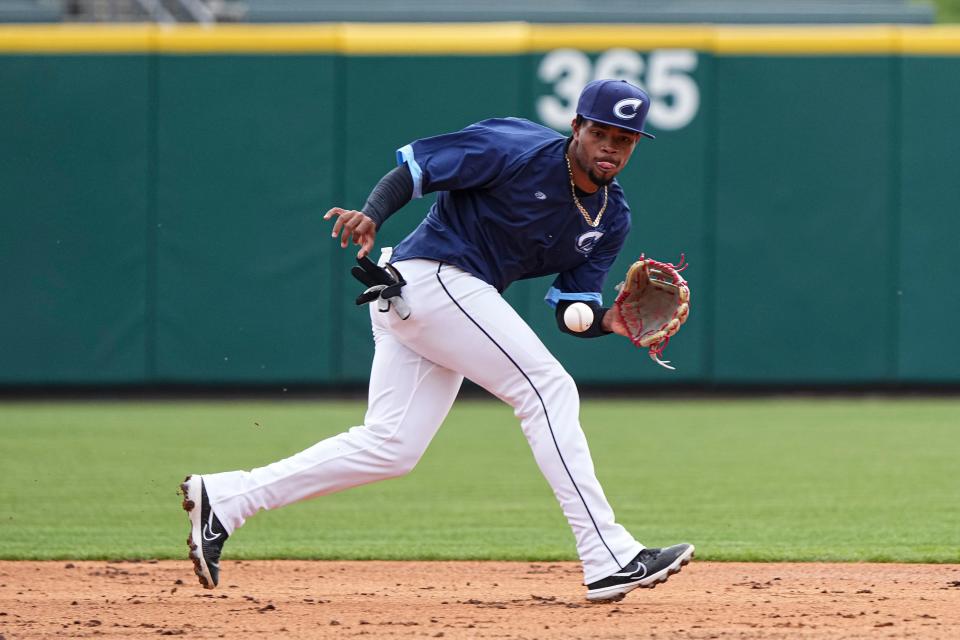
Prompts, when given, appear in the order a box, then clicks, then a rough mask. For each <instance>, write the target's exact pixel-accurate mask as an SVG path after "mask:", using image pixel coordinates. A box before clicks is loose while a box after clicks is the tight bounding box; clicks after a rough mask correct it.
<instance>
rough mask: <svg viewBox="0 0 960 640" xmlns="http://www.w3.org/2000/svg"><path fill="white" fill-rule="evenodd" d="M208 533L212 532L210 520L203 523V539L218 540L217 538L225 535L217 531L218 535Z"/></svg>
mask: <svg viewBox="0 0 960 640" xmlns="http://www.w3.org/2000/svg"><path fill="white" fill-rule="evenodd" d="M208 533H210V523H209V522H208V523H207V524H205V525H203V539H204V540H206V541H207V542H213V541H214V540H216V539H217V538H219V537H220V536H222V535H223V533H217V535H215V536H210V535H207V534H208Z"/></svg>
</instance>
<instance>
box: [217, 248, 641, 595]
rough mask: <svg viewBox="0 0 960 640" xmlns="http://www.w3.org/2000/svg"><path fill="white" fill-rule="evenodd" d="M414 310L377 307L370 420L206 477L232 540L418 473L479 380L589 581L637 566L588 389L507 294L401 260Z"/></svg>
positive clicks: (455, 272) (636, 546) (459, 273)
mask: <svg viewBox="0 0 960 640" xmlns="http://www.w3.org/2000/svg"><path fill="white" fill-rule="evenodd" d="M396 267H397V268H398V269H399V270H400V272H401V273H402V274H403V276H404V278H405V279H406V281H407V286H405V287H404V289H403V297H404V299H405V300H406V301H407V302H408V303H409V304H410V308H411V309H412V311H413V313H412V315H411V316H410V317H409V318H408V319H407V320H401V319H400V318H399V317H398V316H397V315H396V314H395V313H393V312H392V311H391V312H389V313H381V312H379V311H377V309H376V305H375V304H373V305H370V308H371V317H372V322H373V336H374V341H375V344H376V351H375V355H374V358H373V368H372V370H371V373H370V390H369V406H368V409H367V413H366V416H365V418H364V424H363V425H361V426H356V427H353V428H351V429H350V430H349V431H346V432H344V433H341V434H339V435H337V436H333V437H331V438H328V439H326V440H323V441H321V442H319V443H317V444H315V445H313V446H312V447H310V448H308V449H306V450H304V451H301V452H300V453H297V454H295V455H293V456H291V457H289V458H286V459H285V460H280V461H279V462H274V463H273V464H270V465H267V466H265V467H260V468H257V469H253V470H251V471H249V472H248V471H230V472H226V473H218V474H211V475H204V476H203V478H204V482H205V484H206V489H207V495H208V497H209V499H210V504H211V506H212V507H213V510H214V512H215V513H216V514H217V517H218V518H220V521H221V522H222V523H223V525H224V526H225V527H226V528H227V531H228V532H229V533H233V531H234V530H235V529H237V528H238V527H240V526H241V525H242V524H243V522H244V520H245V519H246V518H249V517H250V516H252V515H253V514H254V513H256V512H257V511H258V510H259V509H275V508H277V507H281V506H284V505H287V504H291V503H293V502H296V501H298V500H303V499H305V498H310V497H313V496H319V495H324V494H328V493H333V492H335V491H341V490H343V489H348V488H350V487H356V486H359V485H362V484H367V483H369V482H375V481H377V480H384V479H386V478H393V477H396V476H400V475H403V474H405V473H408V472H409V471H411V470H412V469H413V468H414V466H415V465H416V464H417V462H418V461H419V460H420V457H421V456H422V455H423V453H424V451H426V449H427V446H428V445H429V444H430V440H431V439H432V438H433V436H434V434H436V432H437V429H439V427H440V424H441V423H442V422H443V420H444V418H445V417H446V415H447V413H448V412H449V410H450V407H451V406H452V405H453V401H454V399H455V398H456V396H457V392H458V390H459V389H460V384H461V382H462V381H463V378H464V377H466V378H469V379H470V380H472V381H473V382H475V383H476V384H478V385H480V386H481V387H483V388H484V389H486V390H487V391H489V392H490V393H492V394H493V395H495V396H496V397H498V398H500V399H501V400H503V401H504V402H506V403H507V404H509V405H510V406H511V407H513V409H514V413H515V414H516V416H517V417H518V418H519V419H520V425H521V428H522V430H523V434H524V435H525V436H526V438H527V441H528V442H529V443H530V447H531V449H532V450H533V455H534V457H535V458H536V461H537V465H538V466H539V467H540V471H541V472H542V473H543V475H544V477H546V479H547V481H548V482H549V483H550V486H551V487H552V488H553V492H554V494H555V495H556V497H557V500H558V501H559V502H560V505H561V507H562V508H563V513H564V515H565V516H566V517H567V521H568V522H569V523H570V527H571V528H572V529H573V533H574V537H575V538H576V545H577V553H578V554H579V556H580V559H581V561H582V563H583V572H584V582H585V583H588V584H589V583H591V582H593V581H595V580H599V579H601V578H605V577H607V576H608V575H610V574H611V573H614V572H615V571H617V570H618V569H620V568H621V567H623V566H625V565H626V564H627V563H629V562H630V561H631V560H632V559H633V557H634V556H635V555H636V554H637V553H638V552H639V551H640V550H641V549H643V545H641V544H640V543H639V542H637V541H636V540H634V538H633V537H632V536H631V535H630V534H629V533H628V532H627V531H626V530H625V529H624V528H623V527H622V526H620V525H619V524H617V523H616V521H615V519H614V515H613V509H611V507H610V504H609V503H608V502H607V499H606V497H605V496H604V494H603V490H602V489H601V487H600V483H599V482H598V480H597V477H596V474H595V473H594V468H593V461H592V460H591V458H590V451H589V449H588V448H587V441H586V438H585V437H584V434H583V430H582V429H581V428H580V422H579V411H580V399H579V394H578V392H577V387H576V384H575V383H574V381H573V379H572V378H571V377H570V375H569V374H568V373H567V372H566V371H565V370H564V369H563V367H562V366H561V365H560V363H559V362H557V360H556V358H554V357H553V356H552V355H551V354H550V352H549V351H548V350H547V348H546V347H545V346H544V345H543V343H542V342H541V341H540V339H539V338H538V337H537V336H536V334H534V332H533V330H532V329H531V328H530V327H529V326H528V325H527V323H526V322H524V321H523V319H522V318H521V317H520V316H519V315H517V313H516V311H514V310H513V308H512V307H511V306H510V305H509V304H508V303H507V302H506V300H504V299H503V297H502V296H501V295H500V294H499V293H498V292H497V290H496V289H495V288H494V287H492V286H491V285H489V284H487V283H485V282H483V281H482V280H480V279H478V278H476V277H474V276H472V275H470V274H469V273H467V272H465V271H463V270H461V269H459V268H457V267H454V266H451V265H443V264H439V263H437V262H434V261H431V260H419V259H418V260H406V261H403V262H400V263H397V264H396Z"/></svg>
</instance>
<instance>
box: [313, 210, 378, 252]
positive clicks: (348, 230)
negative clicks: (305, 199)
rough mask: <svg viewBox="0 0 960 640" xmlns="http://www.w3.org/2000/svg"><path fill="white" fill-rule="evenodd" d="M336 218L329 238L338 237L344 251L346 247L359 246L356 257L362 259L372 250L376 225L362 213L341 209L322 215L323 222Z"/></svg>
mask: <svg viewBox="0 0 960 640" xmlns="http://www.w3.org/2000/svg"><path fill="white" fill-rule="evenodd" d="M334 216H336V217H337V221H336V222H335V223H334V224H333V233H331V234H330V237H332V238H336V237H338V236H339V237H340V246H341V247H343V248H344V249H346V248H347V245H348V244H350V243H351V242H353V244H356V245H360V251H358V252H357V257H358V258H362V257H364V256H365V255H367V254H368V253H370V250H371V249H373V243H374V241H375V240H376V238H377V225H376V223H374V221H373V220H372V219H371V218H370V217H369V216H367V215H365V214H364V213H363V212H362V211H353V210H351V209H341V208H340V207H334V208H333V209H330V211H327V212H326V213H325V214H324V215H323V219H324V220H329V219H330V218H332V217H334Z"/></svg>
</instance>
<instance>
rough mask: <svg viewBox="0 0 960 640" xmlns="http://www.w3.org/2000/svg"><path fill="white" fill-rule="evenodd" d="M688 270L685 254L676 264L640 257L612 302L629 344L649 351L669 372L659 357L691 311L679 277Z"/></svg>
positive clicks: (667, 362)
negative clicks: (626, 332)
mask: <svg viewBox="0 0 960 640" xmlns="http://www.w3.org/2000/svg"><path fill="white" fill-rule="evenodd" d="M686 268H687V265H686V263H685V262H684V256H682V255H681V256H680V263H679V264H676V265H674V264H670V263H669V262H658V261H656V260H651V259H650V258H645V257H644V256H643V255H641V256H640V259H639V260H637V261H636V262H634V263H633V264H632V265H630V268H629V269H628V270H627V277H626V279H625V280H624V281H623V282H621V283H620V284H619V285H617V289H618V291H619V293H618V294H617V299H616V301H614V303H613V308H614V309H615V310H616V313H617V316H618V317H619V318H620V320H621V321H622V322H623V324H624V325H625V326H626V327H627V331H628V333H629V335H628V337H629V338H630V341H631V342H633V344H634V345H636V346H637V347H646V348H649V350H650V357H651V358H652V359H653V361H654V362H656V363H657V364H659V365H660V366H662V367H666V368H667V369H674V367H671V366H670V361H669V360H661V359H660V356H662V355H663V350H664V349H665V348H666V347H667V343H668V342H669V341H670V338H671V337H672V336H673V335H674V334H676V333H677V331H679V330H680V325H682V324H683V323H684V322H686V321H687V314H688V313H689V312H690V288H689V287H688V286H687V281H686V280H684V279H683V276H681V275H680V272H681V271H683V270H684V269H686Z"/></svg>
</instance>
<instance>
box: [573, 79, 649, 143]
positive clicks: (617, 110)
mask: <svg viewBox="0 0 960 640" xmlns="http://www.w3.org/2000/svg"><path fill="white" fill-rule="evenodd" d="M649 110H650V96H648V95H647V94H646V92H645V91H644V90H643V89H641V88H640V87H637V86H635V85H632V84H630V83H629V82H627V81H626V80H594V81H593V82H591V83H589V84H588V85H587V86H585V87H584V88H583V91H581V92H580V100H578V101H577V114H578V115H581V116H583V117H584V118H586V119H588V120H593V121H594V122H602V123H603V124H609V125H613V126H615V127H620V128H621V129H627V130H629V131H636V132H637V133H639V134H640V135H643V136H646V137H648V138H655V137H656V136H654V135H653V134H651V133H647V132H646V131H644V130H643V123H644V121H645V120H646V119H647V111H649Z"/></svg>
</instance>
